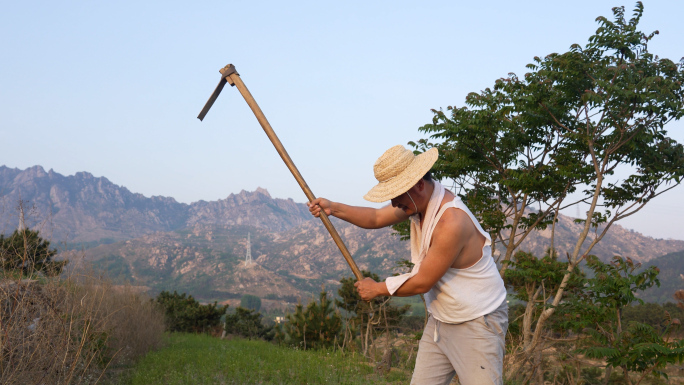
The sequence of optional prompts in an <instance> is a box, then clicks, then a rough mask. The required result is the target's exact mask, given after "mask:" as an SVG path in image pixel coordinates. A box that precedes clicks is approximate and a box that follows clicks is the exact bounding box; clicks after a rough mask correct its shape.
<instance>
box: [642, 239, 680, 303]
mask: <svg viewBox="0 0 684 385" xmlns="http://www.w3.org/2000/svg"><path fill="white" fill-rule="evenodd" d="M649 266H656V267H657V268H658V269H659V270H660V274H658V279H659V280H660V287H652V288H650V289H648V290H646V291H644V292H643V293H640V294H639V298H641V299H643V300H644V301H646V302H659V303H664V302H675V300H674V298H672V296H673V295H674V293H675V291H677V290H684V251H679V252H676V253H670V254H667V255H663V256H662V257H658V258H655V259H652V260H650V261H649V262H648V263H645V264H644V267H645V268H646V267H649Z"/></svg>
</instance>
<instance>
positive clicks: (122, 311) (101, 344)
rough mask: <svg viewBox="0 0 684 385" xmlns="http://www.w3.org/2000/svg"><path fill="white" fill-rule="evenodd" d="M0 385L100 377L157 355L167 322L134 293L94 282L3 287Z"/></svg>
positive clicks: (10, 282)
mask: <svg viewBox="0 0 684 385" xmlns="http://www.w3.org/2000/svg"><path fill="white" fill-rule="evenodd" d="M0 322H1V325H2V336H1V337H0V338H1V340H0V346H1V348H0V383H1V384H6V385H11V384H27V383H32V384H34V383H35V384H38V383H41V384H43V383H44V384H69V383H72V382H74V381H75V380H76V379H84V378H90V379H92V380H96V379H98V378H99V377H101V376H102V375H103V373H104V371H105V369H106V368H107V367H113V366H116V365H117V364H122V363H130V362H133V361H135V360H136V359H137V358H138V357H140V356H142V355H144V354H146V353H147V352H148V351H149V350H151V349H154V348H156V347H157V346H159V344H160V343H161V338H162V335H163V332H164V319H163V314H162V313H161V312H160V311H159V310H158V309H157V308H156V307H155V306H154V304H153V303H151V302H150V301H149V300H148V299H146V298H145V297H144V296H143V295H141V294H139V293H136V292H135V291H134V290H132V288H131V287H128V286H124V287H115V286H113V285H112V284H111V283H110V282H108V281H107V280H105V279H103V278H101V277H94V276H78V277H69V278H64V279H49V280H45V281H43V282H40V281H37V280H28V279H13V280H8V279H4V280H2V281H0Z"/></svg>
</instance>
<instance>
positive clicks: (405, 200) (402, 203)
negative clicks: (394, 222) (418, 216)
mask: <svg viewBox="0 0 684 385" xmlns="http://www.w3.org/2000/svg"><path fill="white" fill-rule="evenodd" d="M391 202H392V207H396V208H399V209H401V210H403V211H404V213H406V215H409V216H410V215H413V214H415V213H416V208H415V206H414V204H413V202H411V198H409V196H408V193H403V194H401V195H399V196H398V197H396V198H393V199H392V200H391Z"/></svg>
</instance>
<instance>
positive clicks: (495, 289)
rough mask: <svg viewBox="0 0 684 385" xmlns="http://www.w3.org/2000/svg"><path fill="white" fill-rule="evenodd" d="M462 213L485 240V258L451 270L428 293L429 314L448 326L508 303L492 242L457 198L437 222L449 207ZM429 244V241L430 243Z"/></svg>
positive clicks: (445, 207)
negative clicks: (465, 266) (493, 254)
mask: <svg viewBox="0 0 684 385" xmlns="http://www.w3.org/2000/svg"><path fill="white" fill-rule="evenodd" d="M452 207H453V208H456V209H459V210H463V211H464V212H465V213H466V214H468V216H469V217H470V220H471V221H472V222H473V224H474V225H475V227H476V228H477V230H478V231H479V232H480V234H482V235H483V236H484V237H485V243H484V246H483V247H482V257H481V258H480V260H479V261H478V262H477V263H475V264H474V265H473V266H470V267H469V268H467V269H454V268H449V269H448V270H447V272H446V273H444V275H443V276H442V278H441V279H440V280H439V281H438V282H437V283H436V284H435V285H434V286H433V287H432V289H430V291H428V292H427V293H426V294H425V301H426V303H427V308H428V311H429V312H430V314H432V316H433V317H435V319H437V320H439V321H441V322H445V323H452V324H453V323H461V322H466V321H470V320H473V319H475V318H478V317H480V316H483V315H485V314H489V313H491V312H493V311H494V310H496V309H497V308H498V307H499V305H501V303H502V302H503V301H505V300H506V287H505V286H504V282H503V280H502V279H501V275H500V274H499V270H498V269H497V267H496V263H495V262H494V258H493V257H492V246H491V245H492V239H491V237H490V236H489V234H488V233H487V232H486V231H484V230H483V229H482V226H480V223H479V222H478V221H477V219H475V216H474V215H473V213H471V212H470V210H469V209H468V207H466V205H465V204H464V203H463V201H461V199H460V198H458V197H455V198H454V200H453V201H450V202H447V203H445V204H444V206H442V207H441V209H440V210H439V213H438V214H437V217H436V220H435V222H438V221H439V219H440V218H441V217H442V214H444V212H445V211H446V210H447V209H449V208H452ZM427 241H428V244H429V242H430V240H427Z"/></svg>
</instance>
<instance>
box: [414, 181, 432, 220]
mask: <svg viewBox="0 0 684 385" xmlns="http://www.w3.org/2000/svg"><path fill="white" fill-rule="evenodd" d="M433 191H435V182H433V181H430V182H426V183H425V191H424V192H423V196H422V197H421V198H422V199H421V202H420V207H419V208H418V214H420V220H421V221H422V220H423V218H425V215H426V214H427V209H428V206H429V205H430V198H432V192H433Z"/></svg>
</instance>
